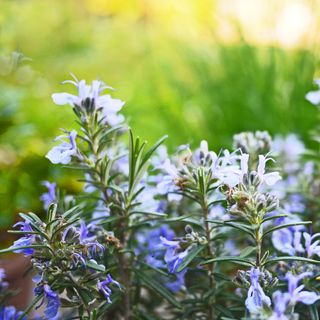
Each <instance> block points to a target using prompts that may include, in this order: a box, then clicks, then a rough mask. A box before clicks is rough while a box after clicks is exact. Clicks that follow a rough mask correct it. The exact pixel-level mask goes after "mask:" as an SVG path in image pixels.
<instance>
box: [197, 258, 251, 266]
mask: <svg viewBox="0 0 320 320" xmlns="http://www.w3.org/2000/svg"><path fill="white" fill-rule="evenodd" d="M225 261H231V262H234V263H236V264H240V265H244V266H248V267H251V266H254V265H255V264H254V263H253V262H251V261H249V260H247V259H244V258H241V257H231V256H225V257H217V258H213V259H209V260H206V261H203V262H201V263H200V265H204V264H208V263H212V262H225Z"/></svg>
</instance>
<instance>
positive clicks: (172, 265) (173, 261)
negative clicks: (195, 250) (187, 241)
mask: <svg viewBox="0 0 320 320" xmlns="http://www.w3.org/2000/svg"><path fill="white" fill-rule="evenodd" d="M160 240H161V243H162V245H163V246H164V247H166V248H167V251H166V254H165V256H164V260H165V262H166V263H167V266H168V270H169V272H170V273H176V272H177V269H178V268H179V266H180V265H181V263H182V262H183V259H184V258H185V257H186V256H187V254H188V249H185V250H183V249H182V248H181V247H180V243H179V241H175V240H167V239H166V238H165V237H160Z"/></svg>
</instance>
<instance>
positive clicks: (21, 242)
mask: <svg viewBox="0 0 320 320" xmlns="http://www.w3.org/2000/svg"><path fill="white" fill-rule="evenodd" d="M17 226H21V227H20V230H21V231H24V232H28V231H30V232H32V231H33V230H32V228H31V226H30V223H29V222H28V221H25V222H18V223H16V224H15V225H14V226H13V227H17ZM35 240H36V236H35V235H34V234H26V235H25V236H24V237H21V238H20V239H18V240H16V241H15V242H14V243H13V245H12V248H19V247H27V246H31V245H32V244H33V243H34V242H35ZM14 252H17V253H20V252H23V253H24V254H25V256H28V255H31V254H33V252H34V249H33V248H23V249H15V250H14Z"/></svg>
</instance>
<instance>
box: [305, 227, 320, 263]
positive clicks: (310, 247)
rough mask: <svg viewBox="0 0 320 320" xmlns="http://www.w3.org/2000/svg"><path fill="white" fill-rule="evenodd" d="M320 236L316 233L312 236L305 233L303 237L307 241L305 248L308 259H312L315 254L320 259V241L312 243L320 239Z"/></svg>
mask: <svg viewBox="0 0 320 320" xmlns="http://www.w3.org/2000/svg"><path fill="white" fill-rule="evenodd" d="M319 236H320V233H316V234H314V235H312V236H311V235H310V234H309V233H307V232H304V233H303V237H304V240H305V248H306V253H307V257H308V258H311V257H312V256H313V255H315V254H316V255H317V256H318V257H320V245H319V243H320V240H317V241H314V242H313V243H312V241H313V240H314V239H316V238H318V237H319Z"/></svg>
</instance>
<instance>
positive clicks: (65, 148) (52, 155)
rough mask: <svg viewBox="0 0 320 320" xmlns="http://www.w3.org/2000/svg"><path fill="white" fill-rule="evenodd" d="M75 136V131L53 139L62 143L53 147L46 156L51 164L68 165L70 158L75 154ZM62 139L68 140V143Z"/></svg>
mask: <svg viewBox="0 0 320 320" xmlns="http://www.w3.org/2000/svg"><path fill="white" fill-rule="evenodd" d="M76 136H77V131H75V130H72V131H71V132H70V133H69V135H68V136H67V137H66V136H59V137H57V138H56V139H55V141H56V140H60V141H61V142H62V143H61V144H60V145H58V146H55V147H53V148H52V149H51V150H50V151H49V152H48V153H47V155H46V158H48V159H49V160H50V161H51V162H52V163H54V164H56V163H62V164H68V163H70V162H71V157H72V156H74V155H76V154H77V145H76ZM63 138H68V139H69V142H66V141H64V140H63Z"/></svg>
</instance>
